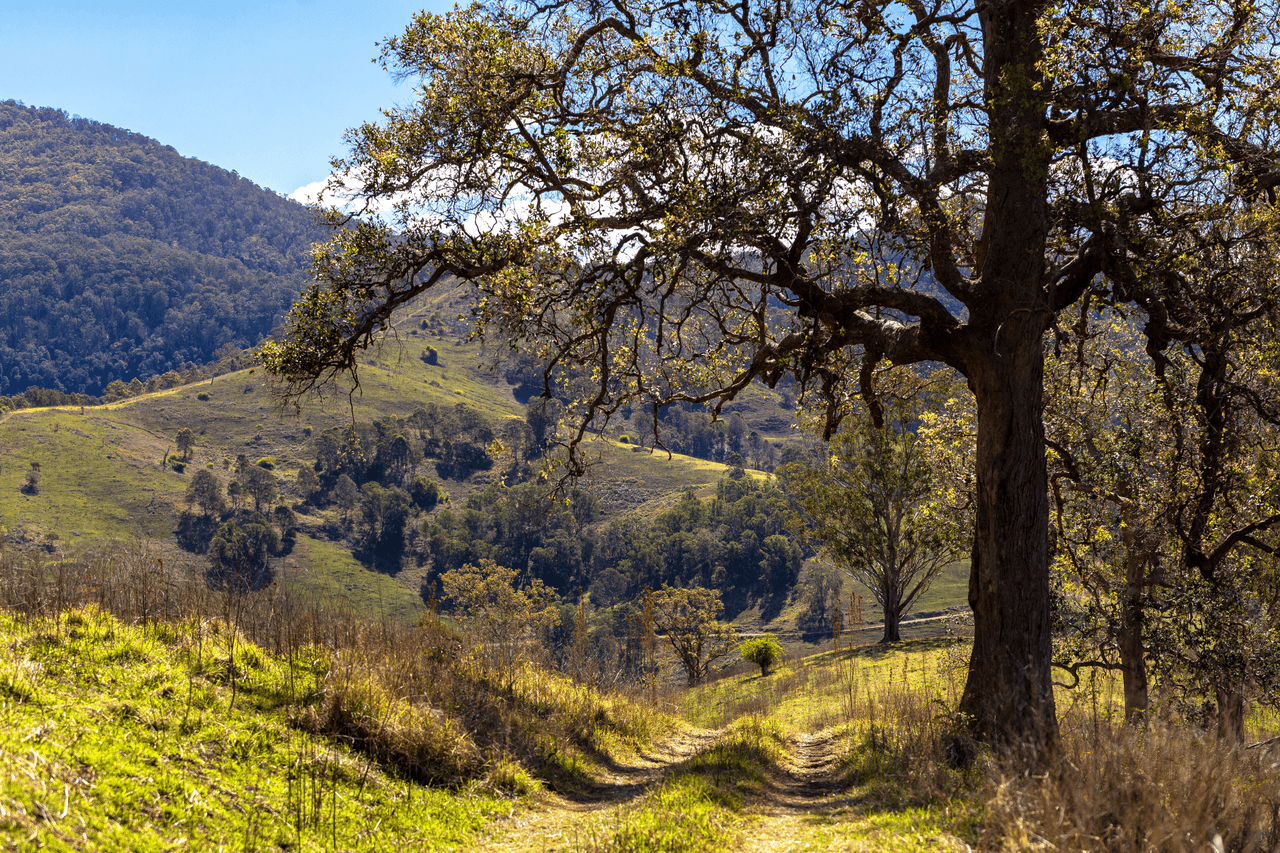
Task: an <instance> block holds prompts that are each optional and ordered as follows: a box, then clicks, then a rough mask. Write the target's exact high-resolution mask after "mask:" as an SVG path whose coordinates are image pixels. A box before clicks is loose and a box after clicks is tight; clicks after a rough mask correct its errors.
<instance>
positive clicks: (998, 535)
mask: <svg viewBox="0 0 1280 853" xmlns="http://www.w3.org/2000/svg"><path fill="white" fill-rule="evenodd" d="M1036 10H1037V7H1036V6H1035V5H1034V4H1027V3H1019V2H1016V0H1014V2H1004V3H993V4H991V5H990V6H988V7H987V8H986V9H985V10H984V11H982V12H981V13H980V15H981V18H982V28H983V41H984V47H985V54H986V56H985V59H986V69H985V72H986V73H985V77H986V93H987V103H988V105H989V106H988V110H989V114H990V119H991V123H990V128H991V147H990V150H991V161H990V166H989V174H988V178H989V183H988V193H987V201H986V209H985V212H984V218H983V238H982V239H983V241H984V242H985V243H987V251H986V253H985V255H984V257H983V259H982V267H981V281H982V291H981V292H982V297H981V299H979V300H975V301H974V303H973V304H971V305H970V320H969V323H968V327H967V329H966V340H965V342H964V348H963V353H962V355H961V360H962V361H963V367H964V370H963V372H964V374H965V376H966V377H967V378H968V380H969V386H970V388H971V389H972V391H973V395H974V402H975V405H976V410H977V416H978V438H977V456H976V462H975V469H976V470H975V473H976V479H977V486H976V495H975V503H976V506H975V509H976V513H975V515H976V522H975V525H974V538H973V558H972V567H971V571H970V577H969V605H970V607H971V608H972V609H973V621H974V640H973V655H972V658H971V659H970V663H969V678H968V682H967V683H966V684H965V689H964V694H963V696H962V697H961V700H960V712H961V714H962V715H963V716H964V717H965V718H966V719H967V720H968V722H969V724H970V727H971V730H972V733H973V734H974V736H976V737H977V738H978V739H979V740H982V741H984V742H986V743H989V744H991V745H993V746H995V747H996V748H998V749H1001V750H1005V751H1011V752H1012V751H1016V752H1018V753H1021V754H1025V755H1026V757H1027V759H1028V760H1030V761H1031V762H1033V763H1034V762H1038V761H1040V760H1042V759H1043V758H1044V757H1045V756H1046V754H1047V753H1046V750H1048V751H1053V750H1056V748H1057V744H1058V723H1057V715H1056V712H1055V709H1054V702H1053V681H1052V677H1051V673H1050V665H1051V661H1052V651H1051V645H1050V637H1049V612H1050V611H1049V490H1048V471H1047V468H1046V465H1045V448H1044V406H1043V393H1044V350H1043V344H1042V338H1043V336H1044V332H1045V330H1046V329H1048V327H1049V325H1050V323H1051V322H1052V318H1053V316H1054V312H1055V311H1056V310H1057V306H1056V305H1054V304H1053V299H1054V296H1053V294H1051V293H1047V292H1046V288H1045V287H1044V275H1045V261H1044V246H1045V241H1046V239H1047V236H1048V233H1049V217H1048V205H1047V201H1046V198H1047V195H1046V193H1047V176H1048V173H1049V151H1048V149H1047V147H1046V145H1045V144H1044V143H1043V141H1042V139H1041V134H1042V131H1043V127H1044V115H1045V103H1044V95H1043V91H1042V87H1040V86H1038V85H1037V84H1038V83H1039V82H1040V81H1039V78H1038V73H1037V72H1036V71H1035V70H1034V69H1035V68H1036V67H1037V63H1038V61H1039V59H1040V57H1041V46H1040V35H1039V33H1038V31H1037V29H1036Z"/></svg>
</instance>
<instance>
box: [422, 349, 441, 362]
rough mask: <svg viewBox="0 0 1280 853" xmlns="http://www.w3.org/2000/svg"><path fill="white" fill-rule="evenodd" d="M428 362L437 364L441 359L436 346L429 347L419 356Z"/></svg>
mask: <svg viewBox="0 0 1280 853" xmlns="http://www.w3.org/2000/svg"><path fill="white" fill-rule="evenodd" d="M418 358H420V359H422V360H423V361H424V362H426V363H427V364H436V363H438V362H439V361H440V353H439V352H438V351H437V350H436V348H435V347H427V348H426V349H424V350H423V351H422V355H420V356H418Z"/></svg>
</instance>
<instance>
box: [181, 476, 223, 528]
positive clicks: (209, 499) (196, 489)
mask: <svg viewBox="0 0 1280 853" xmlns="http://www.w3.org/2000/svg"><path fill="white" fill-rule="evenodd" d="M187 504H188V505H190V504H196V505H197V506H199V507H200V510H201V511H202V512H203V513H204V514H205V515H207V516H208V515H221V514H222V512H223V510H224V509H226V501H225V500H223V497H222V483H221V482H219V480H218V477H217V475H215V474H214V473H213V472H212V471H210V470H208V469H207V468H201V469H200V470H199V471H196V473H195V474H194V475H193V476H192V477H191V482H190V483H189V484H188V485H187Z"/></svg>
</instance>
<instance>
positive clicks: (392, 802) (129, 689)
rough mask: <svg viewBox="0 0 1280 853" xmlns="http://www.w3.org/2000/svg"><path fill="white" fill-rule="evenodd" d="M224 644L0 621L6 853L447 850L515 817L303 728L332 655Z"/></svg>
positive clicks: (195, 628) (80, 622) (90, 616)
mask: <svg viewBox="0 0 1280 853" xmlns="http://www.w3.org/2000/svg"><path fill="white" fill-rule="evenodd" d="M233 636H234V635H233V634H231V633H230V632H228V631H226V629H225V628H222V627H220V626H219V625H218V624H217V623H209V622H202V621H200V620H192V621H191V622H189V623H187V624H184V625H167V626H166V625H153V626H150V627H147V628H142V627H132V626H127V625H124V624H121V623H120V622H119V621H117V620H116V619H114V618H113V617H111V616H109V615H105V614H102V613H99V612H96V611H94V610H92V609H87V610H77V611H71V612H69V613H67V614H66V615H65V616H63V617H62V618H59V619H58V620H56V621H53V620H42V621H30V622H24V621H20V620H18V619H17V618H16V617H15V616H13V615H12V614H9V613H0V815H2V816H0V846H2V847H4V848H6V849H15V850H17V849H33V848H34V847H37V846H38V847H40V848H42V849H51V850H86V849H92V850H102V851H108V850H119V851H144V850H169V849H174V848H176V847H184V848H188V849H197V850H217V849H237V850H257V849H290V850H330V849H361V850H399V849H415V850H416V849H421V850H445V849H454V848H456V847H457V846H459V845H465V844H466V843H467V842H468V841H469V840H471V839H473V838H474V837H475V836H476V834H477V833H478V832H480V831H481V830H482V829H483V827H484V826H485V825H486V823H488V822H489V821H491V820H493V819H494V818H496V817H498V816H500V815H505V814H507V813H509V811H510V809H511V803H510V801H508V800H505V799H502V798H499V797H496V796H494V795H492V794H486V793H483V792H482V791H480V790H478V789H473V790H463V791H447V790H431V789H427V788H423V787H421V786H418V785H415V784H413V783H408V782H405V781H402V780H400V779H397V778H395V777H394V776H392V775H388V774H387V773H385V772H384V771H382V770H381V769H380V768H379V767H378V766H377V765H375V764H373V763H372V762H370V761H368V760H367V759H365V758H363V757H361V756H359V755H356V754H353V753H351V752H349V751H348V750H347V749H346V748H345V747H343V746H341V745H339V744H335V743H333V742H330V741H328V740H326V739H324V738H320V737H314V736H311V735H308V734H305V733H303V732H301V731H299V730H298V729H297V728H295V727H294V726H292V725H291V724H290V720H289V712H290V709H291V708H293V707H295V703H297V702H299V701H301V700H303V699H304V698H305V696H306V695H307V694H308V693H309V692H310V691H313V690H314V689H315V687H316V686H317V684H318V683H319V681H320V679H321V678H322V677H323V675H324V672H325V671H326V662H325V661H326V658H325V655H324V653H323V652H320V651H315V652H313V653H311V654H299V655H295V656H294V658H293V660H292V661H288V660H285V659H282V658H278V657H275V656H273V655H271V654H268V653H267V652H266V651H265V650H263V649H261V648H259V647H257V646H255V645H253V644H252V643H249V642H248V641H246V640H245V639H244V638H242V637H240V638H235V641H234V643H233V642H232V638H233ZM233 647H234V648H233Z"/></svg>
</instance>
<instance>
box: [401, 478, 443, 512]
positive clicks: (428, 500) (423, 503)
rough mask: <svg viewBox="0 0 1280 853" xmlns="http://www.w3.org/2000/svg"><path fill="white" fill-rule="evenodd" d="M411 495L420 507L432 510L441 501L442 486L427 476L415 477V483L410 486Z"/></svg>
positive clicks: (424, 509) (415, 504)
mask: <svg viewBox="0 0 1280 853" xmlns="http://www.w3.org/2000/svg"><path fill="white" fill-rule="evenodd" d="M409 497H410V498H411V499H412V500H413V504H414V506H416V507H417V508H418V509H420V510H422V511H423V512H430V511H431V510H433V509H435V507H436V504H438V503H439V502H440V486H439V484H438V483H436V482H435V481H434V480H429V479H427V478H426V477H415V478H414V480H413V485H412V486H410V487H409Z"/></svg>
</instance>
